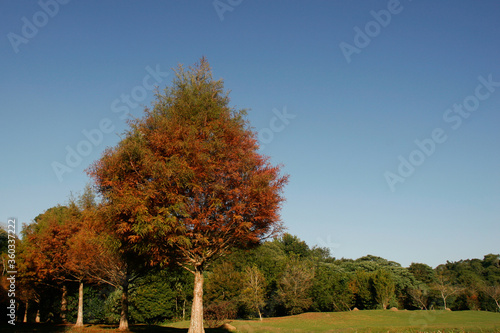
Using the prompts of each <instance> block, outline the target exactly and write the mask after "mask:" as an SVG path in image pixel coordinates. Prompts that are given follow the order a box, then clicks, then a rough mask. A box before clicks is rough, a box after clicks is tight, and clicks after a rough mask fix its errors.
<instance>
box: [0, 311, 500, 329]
mask: <svg viewBox="0 0 500 333" xmlns="http://www.w3.org/2000/svg"><path fill="white" fill-rule="evenodd" d="M230 324H231V325H233V326H235V327H236V328H237V332H239V333H265V332H269V333H278V332H279V333H284V332H295V333H306V332H359V333H361V332H370V333H376V332H384V333H386V332H391V333H394V332H407V333H416V332H435V333H437V332H440V333H445V332H446V333H451V332H455V333H458V332H490V333H491V332H495V333H500V313H492V312H481V311H456V312H450V311H394V312H393V311H389V310H385V311H383V310H370V311H351V312H324V313H316V312H310V313H303V314H300V315H297V316H289V317H279V318H266V319H264V320H263V321H262V322H260V321H258V320H234V321H232V322H231V323H230ZM9 326H10V325H9ZM188 327H189V322H188V321H184V322H178V323H173V324H168V325H165V326H159V325H156V326H147V325H131V327H130V331H131V332H137V333H141V332H158V333H160V332H162V333H187V328H188ZM116 328H117V326H112V325H88V326H86V327H85V328H83V329H79V330H76V329H72V328H71V326H70V325H50V324H28V325H23V324H17V325H16V327H15V328H14V327H12V326H10V327H5V326H0V332H22V333H24V332H53V333H56V332H70V333H102V332H104V333H115V332H118V330H116ZM205 331H206V333H227V332H228V331H226V330H223V329H205Z"/></svg>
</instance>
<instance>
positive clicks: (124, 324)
mask: <svg viewBox="0 0 500 333" xmlns="http://www.w3.org/2000/svg"><path fill="white" fill-rule="evenodd" d="M121 303H122V312H121V314H120V326H119V327H118V330H120V331H128V281H125V282H124V283H123V285H122V299H121Z"/></svg>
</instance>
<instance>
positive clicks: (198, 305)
mask: <svg viewBox="0 0 500 333" xmlns="http://www.w3.org/2000/svg"><path fill="white" fill-rule="evenodd" d="M188 333H205V330H204V329H203V272H202V271H200V270H198V269H196V270H195V272H194V292H193V305H192V307H191V323H190V324H189V331H188Z"/></svg>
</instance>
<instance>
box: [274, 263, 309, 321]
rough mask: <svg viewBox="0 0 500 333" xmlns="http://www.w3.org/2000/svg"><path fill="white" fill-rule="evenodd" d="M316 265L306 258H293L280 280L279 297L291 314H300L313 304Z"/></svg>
mask: <svg viewBox="0 0 500 333" xmlns="http://www.w3.org/2000/svg"><path fill="white" fill-rule="evenodd" d="M313 278H314V267H313V266H312V265H311V264H310V263H309V262H308V261H305V260H300V259H298V258H291V259H290V260H289V261H288V263H287V264H286V266H285V270H284V271H283V274H282V275H281V278H280V279H279V282H278V297H279V298H280V300H281V302H282V304H283V305H284V307H285V308H286V309H287V310H288V312H289V313H290V314H298V313H301V312H303V311H304V310H305V309H307V308H309V307H310V306H311V305H312V298H311V297H310V296H309V289H310V288H311V287H312V284H313Z"/></svg>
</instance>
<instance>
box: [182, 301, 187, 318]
mask: <svg viewBox="0 0 500 333" xmlns="http://www.w3.org/2000/svg"><path fill="white" fill-rule="evenodd" d="M185 318H186V299H184V302H183V303H182V320H185Z"/></svg>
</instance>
